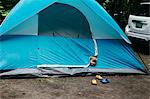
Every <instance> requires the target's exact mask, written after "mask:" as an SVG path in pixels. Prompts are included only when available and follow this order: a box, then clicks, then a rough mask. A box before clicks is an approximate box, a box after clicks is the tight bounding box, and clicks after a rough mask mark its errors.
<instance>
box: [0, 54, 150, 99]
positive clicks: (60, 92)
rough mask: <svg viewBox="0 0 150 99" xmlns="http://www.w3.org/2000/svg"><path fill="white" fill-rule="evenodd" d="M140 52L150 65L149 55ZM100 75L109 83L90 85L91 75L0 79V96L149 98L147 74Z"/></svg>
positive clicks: (24, 98)
mask: <svg viewBox="0 0 150 99" xmlns="http://www.w3.org/2000/svg"><path fill="white" fill-rule="evenodd" d="M140 55H141V57H142V59H143V60H144V62H145V64H146V65H147V67H149V69H150V55H143V54H140ZM104 77H106V78H108V79H109V80H110V83H109V84H106V85H105V84H101V83H100V82H98V85H91V79H93V78H94V76H90V77H65V78H28V79H23V78H21V79H0V99H150V75H113V76H104Z"/></svg>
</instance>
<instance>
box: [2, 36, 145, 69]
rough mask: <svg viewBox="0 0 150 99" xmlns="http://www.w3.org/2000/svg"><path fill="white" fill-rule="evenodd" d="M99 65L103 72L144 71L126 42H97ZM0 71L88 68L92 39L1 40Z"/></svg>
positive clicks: (5, 38) (25, 38)
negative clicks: (120, 70)
mask: <svg viewBox="0 0 150 99" xmlns="http://www.w3.org/2000/svg"><path fill="white" fill-rule="evenodd" d="M97 44H98V52H99V55H98V62H97V65H96V66H95V67H92V66H91V67H90V68H102V69H104V68H105V69H113V68H116V69H117V68H118V69H121V68H122V69H130V68H132V69H136V70H144V66H143V65H142V64H141V63H140V62H139V60H138V59H137V58H136V56H135V54H134V53H133V51H132V49H131V48H130V47H129V45H128V44H126V43H125V42H124V41H123V40H97ZM0 47H1V48H0V49H1V50H0V70H8V69H18V68H37V65H41V64H49V65H53V64H59V65H87V64H88V63H89V57H90V56H92V55H94V44H93V40H91V39H75V38H73V39H71V38H64V37H48V36H2V37H1V38H0Z"/></svg>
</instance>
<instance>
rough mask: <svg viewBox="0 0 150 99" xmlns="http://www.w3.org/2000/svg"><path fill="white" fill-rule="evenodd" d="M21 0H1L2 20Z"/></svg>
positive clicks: (0, 16)
mask: <svg viewBox="0 0 150 99" xmlns="http://www.w3.org/2000/svg"><path fill="white" fill-rule="evenodd" d="M18 1H19V0H0V20H2V19H4V17H5V16H7V14H8V13H9V11H10V10H11V9H12V8H13V6H14V5H15V4H16V3H17V2H18Z"/></svg>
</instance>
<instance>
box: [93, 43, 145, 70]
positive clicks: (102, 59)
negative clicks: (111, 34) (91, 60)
mask: <svg viewBox="0 0 150 99" xmlns="http://www.w3.org/2000/svg"><path fill="white" fill-rule="evenodd" d="M97 44H98V52H99V55H98V62H97V65H96V67H94V68H106V69H107V68H126V69H130V68H132V69H139V70H144V66H143V64H141V62H140V61H139V60H138V59H137V58H136V56H135V54H134V52H133V51H132V49H131V48H130V46H129V45H128V44H126V42H124V41H123V40H97Z"/></svg>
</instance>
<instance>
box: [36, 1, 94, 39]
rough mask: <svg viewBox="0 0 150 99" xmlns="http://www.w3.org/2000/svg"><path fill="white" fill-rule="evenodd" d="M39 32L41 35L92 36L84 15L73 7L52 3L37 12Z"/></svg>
mask: <svg viewBox="0 0 150 99" xmlns="http://www.w3.org/2000/svg"><path fill="white" fill-rule="evenodd" d="M38 29H39V30H38V31H39V32H38V35H42V36H62V37H69V38H92V37H91V31H90V26H89V23H88V21H87V19H86V17H85V16H84V15H83V14H82V13H81V12H80V11H79V10H78V9H76V8H75V7H72V6H70V5H67V4H61V3H54V4H52V5H51V6H49V7H47V8H46V9H44V10H42V11H41V12H40V13H39V28H38Z"/></svg>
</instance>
